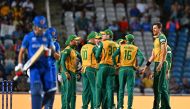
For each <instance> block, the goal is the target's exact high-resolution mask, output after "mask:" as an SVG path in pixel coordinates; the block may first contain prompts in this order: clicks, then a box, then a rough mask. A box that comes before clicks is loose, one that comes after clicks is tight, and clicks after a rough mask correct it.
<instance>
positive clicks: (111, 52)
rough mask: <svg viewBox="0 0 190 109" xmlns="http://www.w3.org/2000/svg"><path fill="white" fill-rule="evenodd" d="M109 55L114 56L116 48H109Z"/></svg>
mask: <svg viewBox="0 0 190 109" xmlns="http://www.w3.org/2000/svg"><path fill="white" fill-rule="evenodd" d="M108 49H109V50H108V55H112V54H113V53H114V52H115V51H116V49H117V48H116V47H112V46H108Z"/></svg>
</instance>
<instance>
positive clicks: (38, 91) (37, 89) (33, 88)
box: [31, 82, 42, 95]
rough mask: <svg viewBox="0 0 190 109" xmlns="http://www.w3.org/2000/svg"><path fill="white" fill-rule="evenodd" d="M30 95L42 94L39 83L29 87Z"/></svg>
mask: <svg viewBox="0 0 190 109" xmlns="http://www.w3.org/2000/svg"><path fill="white" fill-rule="evenodd" d="M31 94H32V95H41V94H42V84H41V83H40V82H36V83H33V84H32V85H31Z"/></svg>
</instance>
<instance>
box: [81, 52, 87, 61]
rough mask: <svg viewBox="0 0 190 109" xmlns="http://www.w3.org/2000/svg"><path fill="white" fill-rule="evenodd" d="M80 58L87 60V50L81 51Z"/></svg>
mask: <svg viewBox="0 0 190 109" xmlns="http://www.w3.org/2000/svg"><path fill="white" fill-rule="evenodd" d="M82 58H83V59H84V60H87V50H83V51H82Z"/></svg>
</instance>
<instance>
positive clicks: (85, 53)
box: [80, 44, 97, 68]
mask: <svg viewBox="0 0 190 109" xmlns="http://www.w3.org/2000/svg"><path fill="white" fill-rule="evenodd" d="M94 47H95V45H93V44H85V45H84V46H83V47H82V48H81V52H80V53H81V57H82V66H83V67H93V68H97V61H96V58H95V54H94V52H93V49H94Z"/></svg>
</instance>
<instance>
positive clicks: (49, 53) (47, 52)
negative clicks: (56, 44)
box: [44, 47, 51, 56]
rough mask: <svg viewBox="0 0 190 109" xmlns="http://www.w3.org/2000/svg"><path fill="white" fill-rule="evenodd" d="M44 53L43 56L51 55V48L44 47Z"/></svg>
mask: <svg viewBox="0 0 190 109" xmlns="http://www.w3.org/2000/svg"><path fill="white" fill-rule="evenodd" d="M44 55H45V56H51V49H49V48H47V47H45V50H44Z"/></svg>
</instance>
